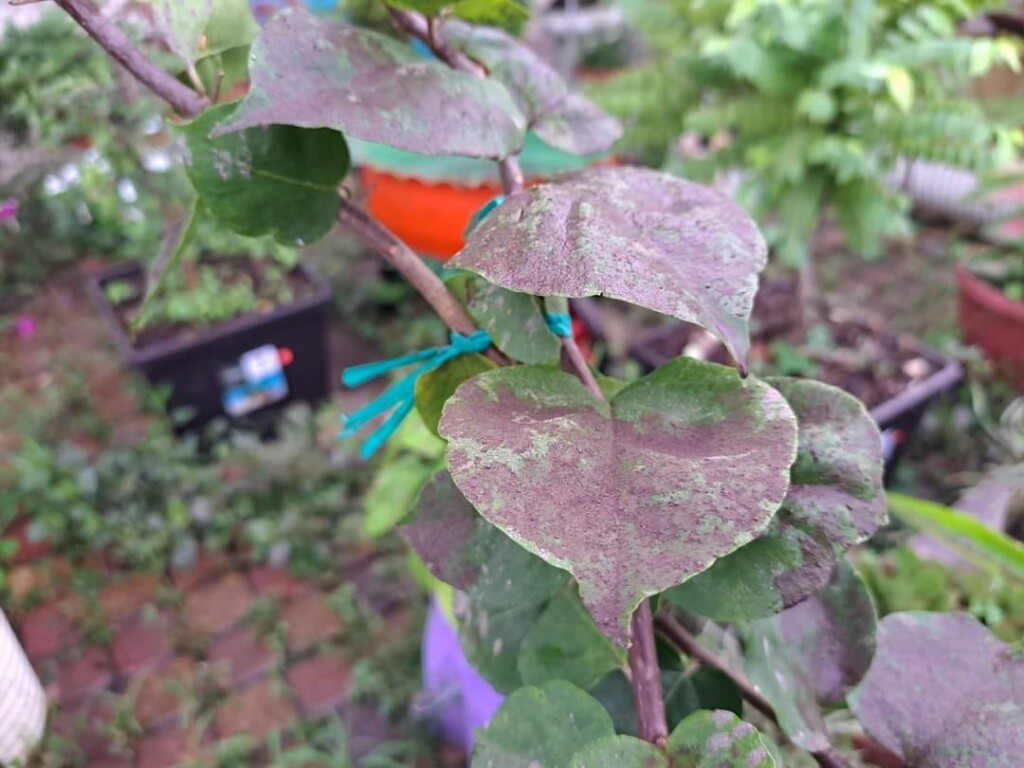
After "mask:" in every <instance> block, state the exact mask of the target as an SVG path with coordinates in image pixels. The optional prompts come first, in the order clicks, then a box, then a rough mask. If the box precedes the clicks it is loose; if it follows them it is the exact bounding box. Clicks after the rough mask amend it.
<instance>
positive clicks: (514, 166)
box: [388, 6, 524, 195]
mask: <svg viewBox="0 0 1024 768" xmlns="http://www.w3.org/2000/svg"><path fill="white" fill-rule="evenodd" d="M388 12H389V13H390V14H391V18H392V19H393V20H394V22H395V23H396V24H397V25H398V26H399V27H400V28H401V29H402V30H403V31H405V32H406V33H408V34H410V35H412V36H413V37H415V38H418V39H419V40H422V41H423V42H424V43H425V44H426V45H427V46H428V47H429V48H430V50H431V51H433V53H434V55H435V56H437V58H438V59H440V60H441V61H443V62H444V63H445V64H447V65H448V66H449V67H451V68H452V69H455V70H458V71H459V72H465V73H466V74H470V75H475V76H476V77H487V68H486V67H484V66H483V65H482V64H480V63H479V62H477V61H474V60H473V59H472V58H470V57H469V56H467V55H466V54H465V53H463V52H462V51H460V50H458V49H456V48H454V47H452V46H451V44H449V43H448V41H447V40H445V39H444V36H443V35H442V34H441V30H440V29H439V28H438V25H437V24H436V23H434V22H433V20H428V19H426V18H424V17H423V16H422V15H421V14H419V13H416V12H415V11H406V10H403V9H401V8H393V7H391V6H388ZM498 170H499V172H500V174H501V185H502V187H503V188H504V189H505V194H506V195H514V194H515V193H516V192H522V191H523V187H524V180H523V170H522V168H521V167H520V166H519V158H517V157H506V158H505V159H504V160H501V161H499V162H498Z"/></svg>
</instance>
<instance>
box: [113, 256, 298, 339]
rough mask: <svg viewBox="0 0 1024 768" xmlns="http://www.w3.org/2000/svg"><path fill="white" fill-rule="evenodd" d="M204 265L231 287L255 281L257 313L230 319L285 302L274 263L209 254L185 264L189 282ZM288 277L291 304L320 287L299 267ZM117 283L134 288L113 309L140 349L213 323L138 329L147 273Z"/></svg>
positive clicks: (184, 336)
mask: <svg viewBox="0 0 1024 768" xmlns="http://www.w3.org/2000/svg"><path fill="white" fill-rule="evenodd" d="M200 265H210V266H213V267H215V268H216V270H217V273H218V277H219V278H220V279H221V281H222V284H223V285H225V286H231V285H233V284H235V283H237V282H239V281H241V280H243V279H246V278H248V279H249V280H250V281H251V282H252V286H253V292H254V294H255V295H256V297H257V300H258V309H257V310H256V311H255V312H243V313H242V314H239V315H236V316H235V317H233V318H230V320H236V319H239V318H242V317H250V316H252V315H254V314H266V313H268V312H272V311H274V310H275V309H276V308H277V307H278V306H280V304H281V302H278V301H277V295H276V293H275V292H274V289H272V288H271V285H270V280H269V279H268V275H269V270H270V269H271V268H272V266H271V265H268V264H267V263H265V262H262V261H259V260H257V259H240V258H239V259H233V258H225V257H206V258H203V259H201V260H200V261H199V262H189V263H186V264H184V265H182V266H181V270H182V272H183V274H184V276H185V281H186V284H189V283H192V284H194V283H195V280H196V277H195V276H196V268H197V266H200ZM273 266H276V265H273ZM285 280H286V284H287V288H288V291H289V292H290V294H291V298H290V301H289V302H287V303H290V302H291V301H298V300H300V299H303V298H305V297H307V296H309V295H311V294H312V293H313V292H314V291H315V290H316V286H315V285H314V284H313V282H312V281H311V280H310V279H309V277H308V276H307V275H306V274H305V273H304V272H302V271H301V270H299V269H293V270H291V271H290V272H288V273H287V275H285ZM111 282H115V281H113V280H111V281H107V282H105V283H104V285H109V284H110V283H111ZM116 282H127V283H129V285H131V287H132V288H133V289H134V290H133V293H132V298H130V299H127V300H125V301H122V302H120V303H118V304H117V305H115V306H114V307H113V309H114V314H115V316H116V317H117V320H118V322H119V323H120V324H121V327H122V329H123V330H124V332H125V334H126V336H127V337H128V338H129V339H130V340H131V342H132V346H134V347H135V348H136V349H144V348H145V347H148V346H151V345H153V344H157V343H160V342H163V341H170V340H172V339H177V340H184V339H188V338H191V337H194V336H196V335H198V334H200V333H202V332H203V331H204V330H206V329H207V328H209V327H210V325H211V324H209V323H201V322H196V323H180V322H156V323H155V324H153V325H150V326H147V327H145V328H142V329H139V330H137V331H135V330H133V329H132V322H133V321H134V319H135V316H136V314H137V312H138V308H139V306H140V305H141V303H142V297H143V295H144V293H145V290H144V289H145V274H144V273H143V272H141V271H140V272H139V273H138V274H137V275H135V276H130V277H126V278H118V279H117V280H116ZM165 290H166V288H165ZM230 320H225V321H223V322H230Z"/></svg>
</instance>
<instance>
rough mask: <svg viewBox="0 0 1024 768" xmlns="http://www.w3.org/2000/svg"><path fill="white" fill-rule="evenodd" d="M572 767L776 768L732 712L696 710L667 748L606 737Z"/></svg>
mask: <svg viewBox="0 0 1024 768" xmlns="http://www.w3.org/2000/svg"><path fill="white" fill-rule="evenodd" d="M570 766H571V768H775V759H774V758H773V757H772V755H771V751H770V750H769V748H768V744H767V742H766V741H765V740H764V737H763V736H762V735H761V734H760V733H759V732H758V730H757V729H756V728H755V727H754V726H752V725H751V724H750V723H747V722H744V721H743V720H740V719H739V718H738V717H736V715H734V714H733V713H732V712H724V711H721V710H718V711H708V710H703V711H700V712H695V713H694V714H692V715H690V716H689V717H688V718H686V719H685V720H683V722H681V723H680V724H679V725H678V726H677V727H676V728H675V730H673V731H672V734H671V735H670V736H669V738H668V743H667V744H666V745H665V750H664V751H662V750H660V749H658V748H657V747H656V746H654V745H653V744H649V743H648V742H646V741H640V740H639V739H636V738H633V737H632V736H606V737H604V738H603V739H600V740H598V741H594V742H592V743H590V744H588V745H587V746H585V747H584V748H583V749H581V750H580V751H579V752H577V753H576V755H575V756H574V757H573V760H572V762H571V763H570Z"/></svg>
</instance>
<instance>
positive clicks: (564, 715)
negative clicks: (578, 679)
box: [472, 681, 614, 768]
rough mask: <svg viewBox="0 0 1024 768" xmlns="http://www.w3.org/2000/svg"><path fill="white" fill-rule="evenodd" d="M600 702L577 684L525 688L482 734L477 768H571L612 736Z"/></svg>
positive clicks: (478, 741) (478, 737)
mask: <svg viewBox="0 0 1024 768" xmlns="http://www.w3.org/2000/svg"><path fill="white" fill-rule="evenodd" d="M612 735H614V732H613V731H612V721H611V718H609V717H608V714H607V713H606V712H605V711H604V709H603V708H602V707H601V705H600V704H598V703H597V702H596V701H595V700H594V699H593V698H591V697H590V696H588V695H587V694H586V693H585V692H584V691H581V690H580V689H579V688H577V687H576V686H574V685H570V684H569V683H565V682H560V681H556V682H551V683H547V684H545V685H543V686H541V687H539V688H537V687H533V686H528V687H526V688H521V689H519V690H518V691H516V692H515V693H513V694H512V695H511V696H509V697H508V699H506V700H505V703H504V704H502V706H501V709H499V710H498V712H497V713H496V714H495V715H494V719H493V720H492V721H491V724H490V725H488V726H487V727H486V728H484V729H482V730H480V731H477V734H476V748H475V749H474V750H473V762H472V765H473V768H566V767H567V766H569V764H570V762H571V760H572V757H573V755H574V754H575V753H576V752H578V751H579V750H580V749H582V748H583V747H585V746H586V745H587V744H589V743H590V742H592V741H596V740H598V739H600V738H602V737H604V736H612Z"/></svg>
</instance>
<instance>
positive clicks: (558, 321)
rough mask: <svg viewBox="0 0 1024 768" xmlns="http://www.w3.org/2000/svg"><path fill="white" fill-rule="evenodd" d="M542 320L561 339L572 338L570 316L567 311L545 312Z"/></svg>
mask: <svg viewBox="0 0 1024 768" xmlns="http://www.w3.org/2000/svg"><path fill="white" fill-rule="evenodd" d="M544 320H545V321H546V322H547V324H548V328H549V329H550V330H551V332H552V333H553V334H555V336H558V337H559V338H563V339H571V338H572V317H571V316H570V315H569V313H568V312H550V313H548V312H545V313H544Z"/></svg>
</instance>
